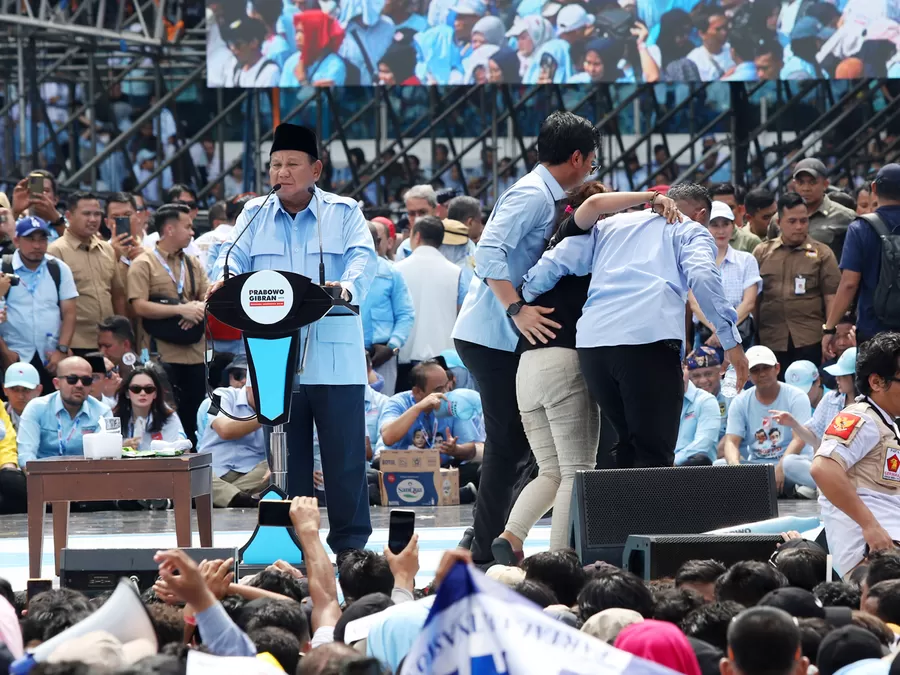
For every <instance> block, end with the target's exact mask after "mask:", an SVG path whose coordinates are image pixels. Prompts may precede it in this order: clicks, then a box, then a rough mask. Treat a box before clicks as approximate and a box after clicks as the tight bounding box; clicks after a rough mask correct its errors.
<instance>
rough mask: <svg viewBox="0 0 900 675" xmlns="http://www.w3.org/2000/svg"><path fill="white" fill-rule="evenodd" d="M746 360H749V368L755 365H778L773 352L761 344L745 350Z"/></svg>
mask: <svg viewBox="0 0 900 675" xmlns="http://www.w3.org/2000/svg"><path fill="white" fill-rule="evenodd" d="M747 361H748V362H749V368H750V370H753V369H754V368H756V366H777V365H778V359H777V358H775V352H773V351H772V350H771V349H769V348H768V347H763V346H762V345H756V346H755V347H750V349H748V350H747Z"/></svg>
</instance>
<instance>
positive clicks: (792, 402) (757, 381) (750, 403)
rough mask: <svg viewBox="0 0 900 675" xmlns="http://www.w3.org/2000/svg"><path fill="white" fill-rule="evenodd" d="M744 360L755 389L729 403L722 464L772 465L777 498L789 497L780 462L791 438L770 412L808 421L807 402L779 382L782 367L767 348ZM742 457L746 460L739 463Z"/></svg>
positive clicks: (752, 352) (790, 487)
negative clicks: (777, 412) (778, 496)
mask: <svg viewBox="0 0 900 675" xmlns="http://www.w3.org/2000/svg"><path fill="white" fill-rule="evenodd" d="M747 360H748V362H749V365H750V380H751V382H753V384H754V386H752V387H750V388H749V389H745V390H744V391H742V392H741V393H739V394H738V395H737V396H735V397H734V400H733V401H732V402H731V408H729V410H728V428H727V429H726V431H725V460H724V463H728V464H740V463H741V462H742V461H746V462H749V463H751V464H774V465H775V484H776V486H777V488H778V492H779V494H783V495H786V496H792V495H793V492H794V484H793V483H790V482H789V481H786V480H785V478H784V470H783V468H782V466H781V464H780V461H779V460H780V459H781V457H782V455H784V451H785V449H786V448H787V447H788V445H790V443H791V440H792V439H793V434H792V431H791V428H790V427H788V426H783V425H780V424H778V421H777V419H776V417H775V415H774V414H773V411H780V410H782V411H787V412H789V413H791V415H793V416H794V418H795V419H798V420H808V419H809V418H810V416H811V415H812V409H811V408H810V405H809V399H808V398H807V397H806V395H805V394H804V393H803V392H802V391H800V390H799V389H797V388H796V387H792V386H791V385H789V384H783V383H781V382H779V381H778V373H779V372H780V370H781V366H779V365H778V359H777V358H776V357H775V353H774V352H773V351H772V350H771V349H769V348H768V347H763V346H761V345H757V346H756V347H751V348H750V349H748V350H747ZM742 456H745V457H747V459H746V460H742V459H741V457H742ZM722 461H723V460H719V462H722Z"/></svg>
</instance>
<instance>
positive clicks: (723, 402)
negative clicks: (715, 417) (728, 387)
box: [716, 390, 733, 439]
mask: <svg viewBox="0 0 900 675" xmlns="http://www.w3.org/2000/svg"><path fill="white" fill-rule="evenodd" d="M732 400H733V399H730V398H728V397H727V396H725V394H723V393H722V392H721V390H720V391H719V393H718V395H717V396H716V402H717V403H718V404H719V414H720V415H721V417H722V423H721V424H720V425H719V439H721V438H722V437H723V436H724V435H725V429H726V428H727V427H728V409H729V408H730V407H731V401H732Z"/></svg>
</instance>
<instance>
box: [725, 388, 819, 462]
mask: <svg viewBox="0 0 900 675" xmlns="http://www.w3.org/2000/svg"><path fill="white" fill-rule="evenodd" d="M779 386H780V390H779V392H778V397H777V398H776V399H775V400H774V401H772V403H771V404H769V405H763V404H762V403H760V402H759V399H758V398H756V387H750V389H744V391H742V392H741V393H739V394H738V395H737V396H735V397H734V400H733V401H732V402H731V407H730V408H729V409H728V428H727V430H726V433H728V434H729V435H735V436H740V437H741V448H740V449H741V456H742V457H747V461H748V462H750V463H752V464H776V463H777V462H778V460H780V459H781V456H782V455H784V451H785V450H786V449H787V446H789V445H790V444H791V439H792V438H793V432H792V430H791V428H790V427H785V426H781V425H780V424H778V423H777V422H776V421H775V418H774V417H772V415H771V413H770V412H769V411H770V410H785V411H787V412H789V413H791V415H793V416H794V419H796V420H808V419H809V418H810V415H811V409H810V405H809V397H808V396H807V395H806V394H804V393H803V392H802V391H800V390H799V389H797V387H792V386H791V385H789V384H784V383H782V384H780V385H779Z"/></svg>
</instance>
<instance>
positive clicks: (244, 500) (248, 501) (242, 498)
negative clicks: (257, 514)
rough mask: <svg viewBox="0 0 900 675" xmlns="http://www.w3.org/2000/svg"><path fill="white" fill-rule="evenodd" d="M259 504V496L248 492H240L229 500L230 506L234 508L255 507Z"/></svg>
mask: <svg viewBox="0 0 900 675" xmlns="http://www.w3.org/2000/svg"><path fill="white" fill-rule="evenodd" d="M258 506H259V497H254V496H253V495H251V494H248V493H246V492H238V493H237V494H236V495H235V496H234V497H232V498H231V501H230V502H228V507H229V508H232V509H255V508H256V507H258Z"/></svg>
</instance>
